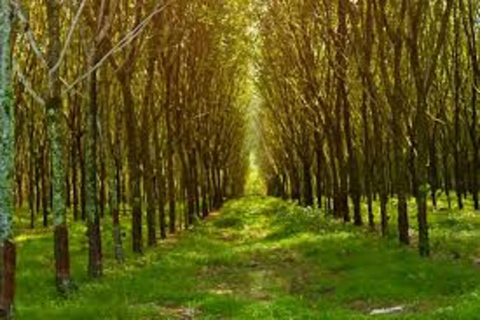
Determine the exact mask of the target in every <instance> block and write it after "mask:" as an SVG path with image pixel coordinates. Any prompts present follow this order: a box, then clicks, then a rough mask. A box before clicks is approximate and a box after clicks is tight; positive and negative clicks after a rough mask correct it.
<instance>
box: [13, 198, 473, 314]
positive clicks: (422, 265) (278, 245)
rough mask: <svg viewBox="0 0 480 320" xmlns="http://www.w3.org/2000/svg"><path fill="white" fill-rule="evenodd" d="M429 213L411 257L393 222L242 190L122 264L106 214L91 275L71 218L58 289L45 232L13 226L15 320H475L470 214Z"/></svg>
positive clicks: (82, 241)
mask: <svg viewBox="0 0 480 320" xmlns="http://www.w3.org/2000/svg"><path fill="white" fill-rule="evenodd" d="M392 205H394V204H392ZM430 218H431V225H432V230H431V231H432V232H431V235H432V246H433V249H434V253H435V254H434V255H433V257H432V258H430V259H422V258H420V257H419V256H418V254H417V252H416V250H415V248H405V247H401V246H400V245H398V244H397V241H396V240H395V234H394V226H392V235H391V237H389V238H388V239H381V238H380V237H379V236H378V235H377V234H372V233H371V232H368V231H367V230H366V228H355V227H353V226H348V225H344V224H342V223H340V222H337V221H334V220H331V219H328V218H325V217H324V215H323V214H322V212H320V211H318V210H313V209H303V208H299V207H297V206H296V205H294V204H291V203H287V202H284V201H282V200H277V199H273V198H267V197H261V196H256V197H248V198H244V199H240V200H235V201H232V202H229V203H228V204H227V205H226V206H225V208H224V209H223V210H222V213H221V214H220V215H218V216H215V217H212V218H211V219H209V220H208V221H207V222H206V223H202V224H199V225H197V226H196V227H195V228H194V230H193V231H188V232H186V233H184V234H183V235H182V236H180V237H178V239H175V240H170V241H167V242H166V243H162V244H161V245H160V246H159V247H158V248H156V249H152V250H148V252H147V253H146V254H145V255H143V256H135V255H133V254H132V253H130V252H127V256H128V260H127V262H126V263H125V264H124V265H116V263H115V262H114V260H113V256H112V254H113V250H112V241H111V230H110V229H109V227H108V224H106V225H105V228H104V230H103V241H104V250H105V267H106V270H105V276H104V278H103V279H100V280H98V281H92V280H89V279H88V278H87V277H86V266H87V261H86V259H87V244H86V241H85V240H86V237H85V227H84V226H83V225H81V224H72V225H71V255H72V273H73V276H74V278H75V281H76V282H77V284H78V285H79V291H78V292H76V293H75V294H74V295H72V296H71V297H69V298H68V299H63V298H60V297H59V296H58V295H57V294H56V292H55V288H54V279H53V274H54V265H53V253H52V246H53V244H52V236H51V232H50V231H48V230H46V231H45V230H41V229H38V230H37V231H29V232H23V233H22V235H20V236H19V237H18V238H17V244H18V252H19V253H18V254H19V258H18V269H17V270H18V277H17V278H18V279H17V281H18V283H17V301H16V313H17V318H18V319H92V320H93V319H370V318H378V319H477V318H478V314H480V268H477V267H475V266H474V264H473V263H472V259H473V258H474V257H475V256H476V254H477V253H478V251H477V250H478V248H477V245H478V244H480V242H479V241H478V240H480V238H479V237H480V220H479V218H478V217H477V216H476V215H475V214H473V213H472V212H469V211H468V210H466V211H465V212H463V213H459V212H454V211H448V210H447V211H445V210H439V211H438V212H433V213H432V214H430ZM107 220H108V219H107ZM107 222H108V221H107ZM392 222H394V217H392ZM412 222H414V220H412ZM129 245H130V242H129V241H128V232H127V239H126V242H125V247H126V248H128V247H129ZM399 305H401V306H404V308H405V309H404V312H403V313H401V314H398V315H388V316H369V315H368V314H369V313H370V311H371V310H373V309H376V308H383V307H394V306H399Z"/></svg>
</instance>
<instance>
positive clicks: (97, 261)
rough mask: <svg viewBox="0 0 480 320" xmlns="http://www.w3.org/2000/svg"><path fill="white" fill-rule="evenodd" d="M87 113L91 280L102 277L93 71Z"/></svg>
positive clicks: (94, 55) (95, 89)
mask: <svg viewBox="0 0 480 320" xmlns="http://www.w3.org/2000/svg"><path fill="white" fill-rule="evenodd" d="M96 56H97V52H96V49H95V48H93V49H92V52H91V53H90V60H91V61H90V65H91V66H94V65H95V64H96V61H97V60H96ZM89 86H90V88H89V89H90V91H89V98H90V101H89V106H90V109H89V112H88V121H87V136H86V141H85V163H86V181H85V182H86V198H85V200H86V201H85V207H86V215H87V229H88V230H87V233H88V245H89V246H88V258H89V259H88V274H89V276H90V277H92V278H98V277H101V276H102V273H103V266H102V239H101V233H100V232H101V231H100V213H99V207H98V198H97V197H98V183H97V175H98V164H97V160H98V156H97V155H98V151H97V144H98V140H99V139H98V125H97V123H98V97H97V72H96V71H93V72H92V73H91V75H90V79H89Z"/></svg>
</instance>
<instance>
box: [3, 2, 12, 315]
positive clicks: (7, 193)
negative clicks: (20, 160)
mask: <svg viewBox="0 0 480 320" xmlns="http://www.w3.org/2000/svg"><path fill="white" fill-rule="evenodd" d="M12 16H13V12H12V7H11V3H10V1H9V0H0V136H1V137H2V139H1V140H0V168H2V169H1V170H0V319H12V317H13V299H14V289H15V262H16V249H15V244H14V242H13V232H12V231H13V227H12V220H13V219H12V217H13V212H14V195H13V188H14V182H13V180H12V178H13V176H14V166H15V159H14V150H15V146H14V143H15V137H14V132H13V131H14V118H13V117H14V112H13V93H12V84H11V78H12V74H11V70H12V69H11V59H10V57H11V56H10V55H11V31H12V20H11V18H12Z"/></svg>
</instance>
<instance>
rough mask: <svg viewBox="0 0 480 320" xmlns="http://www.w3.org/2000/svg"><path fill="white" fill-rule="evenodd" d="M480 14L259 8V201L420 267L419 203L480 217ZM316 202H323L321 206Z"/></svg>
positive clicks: (433, 5)
mask: <svg viewBox="0 0 480 320" xmlns="http://www.w3.org/2000/svg"><path fill="white" fill-rule="evenodd" d="M479 10H480V2H478V1H476V0H435V1H430V0H416V1H412V0H356V1H353V0H336V1H318V0H269V1H266V2H265V3H264V4H263V5H262V6H261V11H260V15H261V22H260V24H259V41H260V43H261V50H260V52H259V56H260V60H259V66H258V74H259V75H258V77H259V88H260V91H261V93H262V97H263V104H262V108H261V110H262V112H261V123H262V125H263V126H262V127H263V130H262V152H261V156H262V166H263V169H264V170H263V171H264V173H265V176H266V179H267V181H268V189H269V193H271V194H275V195H278V196H284V197H290V198H293V199H296V200H298V201H299V202H301V203H303V204H304V205H307V206H311V205H314V203H315V198H316V203H317V204H318V206H319V207H321V206H322V205H325V206H326V209H327V210H331V211H333V214H334V215H335V217H337V218H340V219H344V220H345V221H347V222H348V221H351V219H352V215H351V212H350V207H353V221H354V223H355V224H356V225H362V224H363V223H364V221H363V219H362V217H363V215H362V212H361V208H362V205H361V202H362V199H365V200H366V203H367V207H368V224H369V226H370V227H372V228H374V227H375V223H376V222H375V219H374V217H375V215H374V208H373V202H374V199H376V198H378V199H379V200H380V213H381V221H380V223H381V231H382V233H383V234H387V232H388V223H389V213H388V211H387V208H388V206H387V204H388V201H389V200H390V199H392V198H395V199H396V203H397V205H398V214H397V217H398V235H399V240H400V241H401V243H404V244H409V243H410V234H409V230H410V227H409V219H408V216H409V215H408V212H407V203H408V200H409V199H410V198H411V197H414V198H415V199H416V203H417V219H418V228H419V230H418V233H419V250H420V253H421V254H422V255H429V252H430V247H429V237H428V222H427V221H428V220H427V202H428V201H427V200H428V198H429V197H431V202H432V203H433V206H436V205H437V196H438V194H439V193H440V192H444V193H445V194H446V196H447V199H448V204H449V205H450V201H451V198H450V195H451V193H453V192H456V202H457V204H458V207H459V208H463V204H464V200H465V199H466V198H467V197H470V196H471V197H472V198H473V202H474V206H475V209H477V210H478V209H479V199H478V188H479V186H478V176H479V148H478V147H479V142H480V140H479V139H480V134H479V123H478V122H479V119H478V116H477V110H478V101H477V100H478V98H477V95H478V94H479V91H478V90H479V81H480V61H479V57H478V56H477V52H479V51H478V50H479V47H478V43H477V42H478V40H477V37H478V36H479V35H480V34H479V25H478V21H479ZM323 199H325V201H324V200H323Z"/></svg>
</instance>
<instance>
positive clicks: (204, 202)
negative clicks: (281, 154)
mask: <svg viewBox="0 0 480 320" xmlns="http://www.w3.org/2000/svg"><path fill="white" fill-rule="evenodd" d="M0 3H1V5H0V32H1V34H0V72H1V78H0V103H1V109H0V110H1V113H0V121H1V125H0V127H1V129H0V130H1V135H0V242H1V246H0V248H1V252H0V253H1V256H2V259H0V260H1V262H0V275H1V277H0V278H1V279H0V292H1V295H0V313H1V316H0V318H1V317H9V316H10V315H11V311H12V309H11V307H12V303H13V288H14V280H13V279H14V267H15V246H14V243H13V235H14V233H13V226H12V215H13V212H14V209H15V207H24V206H25V207H27V208H28V210H27V211H28V212H29V214H30V227H31V228H35V227H37V225H36V224H37V221H38V219H37V217H38V218H41V221H42V224H43V226H44V227H47V226H49V225H50V224H53V229H54V250H55V251H54V252H55V260H56V279H57V287H58V290H59V291H60V292H62V293H68V292H69V291H70V290H71V289H72V288H73V287H72V281H71V275H70V267H69V265H70V256H69V247H68V231H69V228H68V224H67V221H70V220H73V221H77V220H82V221H84V222H85V223H86V225H87V227H88V232H87V234H88V247H89V250H88V251H89V265H88V273H89V275H90V276H91V277H94V278H95V277H99V276H101V275H102V264H103V262H102V243H101V239H102V237H101V230H102V227H101V226H102V218H104V217H107V216H108V218H109V219H111V223H112V224H113V238H114V244H115V257H116V259H117V260H118V261H120V262H121V261H122V260H123V258H124V253H123V247H122V232H121V221H120V220H121V217H122V214H121V212H128V213H129V214H130V215H131V231H132V235H131V239H132V249H133V251H134V252H137V253H141V252H142V251H143V250H144V238H145V237H144V230H143V228H144V227H145V226H146V239H147V244H148V246H155V245H156V244H157V241H158V239H159V238H161V239H163V238H165V237H166V236H167V233H168V232H169V233H175V232H177V231H178V230H181V229H182V228H189V226H190V225H192V224H193V223H194V222H195V220H196V219H197V218H204V217H206V216H207V215H208V214H209V212H211V211H212V210H216V209H217V208H219V207H220V206H221V204H222V203H223V201H224V199H225V198H228V197H233V196H235V195H238V194H240V193H242V191H243V190H242V189H243V186H244V177H245V171H246V169H247V165H248V161H247V160H248V159H247V154H246V150H245V147H244V145H245V143H244V127H245V123H244V117H243V113H244V112H243V108H244V107H243V105H244V104H245V102H246V99H247V98H248V96H247V92H245V89H244V88H245V86H244V82H245V79H246V75H247V73H248V64H247V61H248V54H247V53H248V52H247V50H246V49H247V48H248V46H249V40H248V39H249V38H248V35H247V27H248V24H249V22H248V19H247V18H248V15H247V14H246V13H247V12H248V10H249V8H248V7H247V6H246V2H244V1H240V0H239V1H229V2H219V1H215V0H194V1H192V0H179V1H162V0H158V1H156V0H151V1H145V0H130V1H119V0H102V1H86V0H79V1H63V2H61V1H57V0H38V1H37V0H35V1H25V2H24V3H20V2H18V1H13V2H11V1H10V0H1V2H0ZM70 213H71V215H70ZM144 218H146V221H145V222H144Z"/></svg>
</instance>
